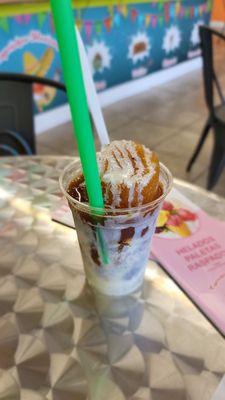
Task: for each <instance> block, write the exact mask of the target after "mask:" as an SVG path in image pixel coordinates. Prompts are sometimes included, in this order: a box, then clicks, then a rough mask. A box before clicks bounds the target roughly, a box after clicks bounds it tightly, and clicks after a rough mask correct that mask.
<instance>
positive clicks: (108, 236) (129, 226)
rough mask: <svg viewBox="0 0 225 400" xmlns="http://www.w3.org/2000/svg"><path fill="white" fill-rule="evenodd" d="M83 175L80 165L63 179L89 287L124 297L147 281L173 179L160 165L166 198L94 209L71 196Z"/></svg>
mask: <svg viewBox="0 0 225 400" xmlns="http://www.w3.org/2000/svg"><path fill="white" fill-rule="evenodd" d="M80 173H81V166H80V163H79V162H73V163H72V164H70V165H68V166H67V167H66V168H65V169H64V171H63V172H62V174H61V176H60V187H61V190H62V192H63V193H64V195H65V196H66V198H67V200H68V203H69V206H70V209H71V211H72V214H73V219H74V223H75V227H76V231H77V236H78V241H79V245H80V250H81V255H82V259H83V264H84V270H85V274H86V277H87V280H88V283H89V284H90V285H91V286H92V287H93V288H94V289H97V291H99V292H101V293H103V294H106V295H110V296H123V295H127V294H129V293H132V292H134V291H135V290H137V289H138V288H139V287H140V286H141V284H142V282H143V279H144V273H145V266H146V264H147V261H148V258H149V255H150V245H151V239H152V236H153V234H154V232H155V224H156V220H157V217H158V214H159V211H160V208H161V205H162V203H163V200H164V199H165V197H166V196H167V194H168V193H169V191H170V190H171V187H172V175H171V173H170V172H169V170H168V169H167V168H166V167H165V166H164V165H163V164H160V182H161V185H162V188H163V194H162V195H161V196H160V197H159V198H158V199H157V200H155V201H153V202H151V203H149V204H145V205H142V206H139V207H132V208H126V209H124V208H123V209H115V208H111V207H106V208H104V209H100V208H93V207H90V206H89V205H88V204H85V203H81V202H79V201H77V200H75V199H74V198H73V197H71V196H70V195H69V194H68V193H67V189H68V186H69V184H70V182H71V181H72V180H74V179H75V178H76V176H78V175H79V174H80Z"/></svg>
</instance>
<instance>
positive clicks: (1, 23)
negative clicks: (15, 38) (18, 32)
mask: <svg viewBox="0 0 225 400" xmlns="http://www.w3.org/2000/svg"><path fill="white" fill-rule="evenodd" d="M1 30H3V31H4V32H5V33H8V31H9V22H8V18H0V31H1Z"/></svg>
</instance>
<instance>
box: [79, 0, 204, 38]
mask: <svg viewBox="0 0 225 400" xmlns="http://www.w3.org/2000/svg"><path fill="white" fill-rule="evenodd" d="M154 8H155V10H154V12H151V13H147V14H146V13H142V12H141V11H139V10H138V9H137V8H135V7H134V6H133V5H132V6H131V8H129V6H128V5H127V4H120V5H118V6H114V7H113V6H110V7H108V12H109V16H108V17H106V18H104V19H101V20H97V21H96V20H94V21H86V20H82V18H81V17H80V20H79V26H78V27H79V29H80V30H82V27H83V28H84V31H85V34H86V37H87V39H88V40H89V39H90V36H91V32H93V31H94V30H95V32H96V33H97V34H98V35H99V34H100V33H101V32H102V30H103V29H105V31H106V32H110V31H111V29H112V28H113V27H115V28H119V27H120V24H121V21H122V20H123V19H128V18H129V19H130V21H131V22H132V23H137V24H138V26H139V27H145V28H148V27H150V26H151V27H152V28H156V27H157V26H162V24H163V22H164V21H165V23H166V24H167V25H169V24H170V23H171V22H176V20H177V19H182V18H190V19H193V18H198V17H201V16H202V15H203V14H204V13H207V12H209V10H210V9H211V0H208V1H207V2H206V3H204V4H200V5H196V6H195V5H194V6H193V5H191V6H190V5H185V4H183V3H181V1H168V2H162V1H160V2H159V3H158V4H157V3H154ZM77 24H78V23H77ZM93 27H94V30H93V29H92V28H93Z"/></svg>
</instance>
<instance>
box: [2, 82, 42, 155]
mask: <svg viewBox="0 0 225 400" xmlns="http://www.w3.org/2000/svg"><path fill="white" fill-rule="evenodd" d="M10 132H13V133H14V135H13V134H10ZM15 135H20V137H22V138H23V140H24V141H25V142H26V143H27V144H28V146H29V148H30V149H31V153H33V154H35V152H36V148H35V136H34V120H33V102H32V86H31V85H30V84H29V83H24V82H10V81H0V144H1V147H0V152H1V153H0V154H1V155H3V154H7V153H9V154H10V149H11V151H12V152H13V151H14V152H17V153H18V154H26V153H27V151H26V149H25V148H24V147H23V146H22V145H21V143H19V141H18V140H17V139H16V136H15ZM7 149H8V152H7ZM12 154H13V153H12Z"/></svg>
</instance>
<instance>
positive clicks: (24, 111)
mask: <svg viewBox="0 0 225 400" xmlns="http://www.w3.org/2000/svg"><path fill="white" fill-rule="evenodd" d="M33 84H40V85H44V86H49V87H54V88H56V89H59V90H61V91H63V92H66V88H65V85H63V84H62V83H60V82H55V81H52V80H50V79H45V78H41V77H37V76H32V75H24V74H11V73H0V156H6V155H18V154H28V155H29V154H35V153H36V145H35V132H34V107H33V92H32V85H33Z"/></svg>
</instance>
